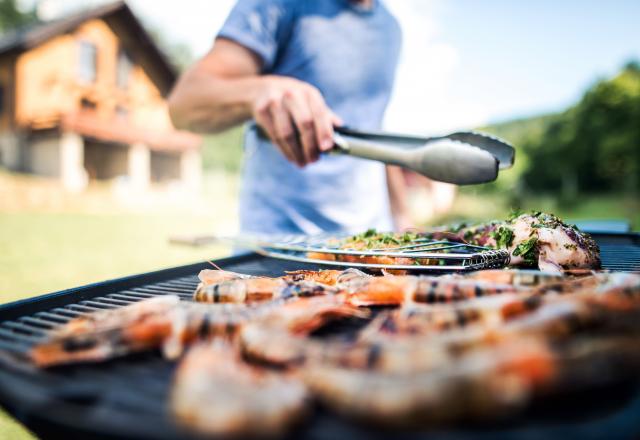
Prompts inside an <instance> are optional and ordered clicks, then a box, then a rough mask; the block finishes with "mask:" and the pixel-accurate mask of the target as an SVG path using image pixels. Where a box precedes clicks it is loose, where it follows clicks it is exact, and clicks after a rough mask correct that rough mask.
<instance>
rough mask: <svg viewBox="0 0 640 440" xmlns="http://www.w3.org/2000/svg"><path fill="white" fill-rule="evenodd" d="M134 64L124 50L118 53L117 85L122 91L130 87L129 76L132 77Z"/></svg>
mask: <svg viewBox="0 0 640 440" xmlns="http://www.w3.org/2000/svg"><path fill="white" fill-rule="evenodd" d="M132 67H133V63H132V62H131V58H130V57H129V55H128V54H127V52H126V51H125V50H124V49H120V50H119V51H118V65H117V69H118V71H117V72H116V84H117V85H118V87H120V88H121V89H126V88H127V86H128V85H129V76H130V75H131V69H132Z"/></svg>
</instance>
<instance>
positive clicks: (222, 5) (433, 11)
mask: <svg viewBox="0 0 640 440" xmlns="http://www.w3.org/2000/svg"><path fill="white" fill-rule="evenodd" d="M24 1H27V2H28V1H29V0H24ZM32 1H33V0H32ZM44 1H46V2H51V3H53V4H56V5H60V6H59V7H60V8H61V9H63V8H71V7H78V5H82V6H85V5H89V4H98V3H103V1H101V0H44ZM316 1H323V0H316ZM234 2H235V0H206V1H205V0H180V1H178V2H176V1H169V0H129V4H130V6H131V7H132V9H133V10H134V12H135V13H136V14H138V15H140V16H141V17H142V18H143V20H144V21H145V22H147V23H150V24H151V25H152V26H153V27H154V28H156V29H159V30H161V31H162V32H164V33H165V37H166V38H167V39H170V40H174V41H178V42H182V43H185V44H187V45H188V46H189V47H190V48H191V50H192V52H193V53H194V55H196V56H201V55H203V54H204V53H205V52H206V51H207V50H208V49H209V48H210V47H211V44H212V42H213V39H214V36H215V34H216V31H217V30H218V29H219V28H220V26H221V25H222V23H223V22H224V19H225V17H226V15H227V14H228V12H229V10H230V9H231V7H232V6H233V4H234ZM385 4H386V5H387V7H388V8H389V9H390V10H391V11H392V13H393V14H394V15H395V16H396V18H397V19H398V21H399V22H400V24H401V26H402V28H403V41H404V44H403V52H402V54H401V58H400V64H399V66H398V71H397V80H396V86H395V89H394V92H393V96H392V99H391V102H390V104H389V108H388V110H387V114H386V118H385V124H384V128H385V129H387V130H389V131H395V132H408V133H419V134H438V133H440V134H444V133H446V132H449V131H452V130H457V129H468V128H474V127H478V126H481V125H484V124H487V123H492V122H499V121H504V120H509V119H513V118H518V117H526V116H531V115H536V114H541V113H547V112H552V111H560V110H563V109H564V108H566V107H567V106H569V105H571V104H572V103H574V102H576V101H577V100H578V99H579V98H580V96H581V94H582V92H583V91H584V90H585V89H586V88H587V87H588V86H589V85H590V84H593V83H594V82H595V81H596V80H597V79H599V78H603V77H607V76H611V75H613V74H615V72H616V71H617V70H618V69H619V68H620V67H621V66H622V65H624V64H625V62H626V61H628V60H630V59H638V60H640V25H639V23H640V1H638V0H611V1H606V2H605V1H601V0H600V1H598V0H562V1H554V0H536V1H520V0H482V1H477V0H386V2H385Z"/></svg>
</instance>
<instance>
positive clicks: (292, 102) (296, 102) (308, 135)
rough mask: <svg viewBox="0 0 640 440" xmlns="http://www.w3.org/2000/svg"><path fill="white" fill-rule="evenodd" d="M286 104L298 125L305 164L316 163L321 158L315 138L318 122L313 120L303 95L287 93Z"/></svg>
mask: <svg viewBox="0 0 640 440" xmlns="http://www.w3.org/2000/svg"><path fill="white" fill-rule="evenodd" d="M284 104H285V106H286V108H287V109H288V110H289V113H290V115H291V119H293V122H294V123H295V125H296V129H297V131H298V137H299V139H300V141H301V143H302V149H303V151H302V152H303V155H304V159H305V163H310V162H315V161H316V160H318V157H319V150H318V145H317V143H316V136H315V132H316V130H315V125H316V121H314V119H313V114H312V113H311V109H309V105H308V103H307V101H306V99H305V98H304V96H303V95H301V94H293V93H287V94H285V97H284Z"/></svg>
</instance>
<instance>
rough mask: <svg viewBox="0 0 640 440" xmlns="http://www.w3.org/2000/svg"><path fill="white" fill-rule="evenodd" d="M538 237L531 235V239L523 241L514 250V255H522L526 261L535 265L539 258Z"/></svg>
mask: <svg viewBox="0 0 640 440" xmlns="http://www.w3.org/2000/svg"><path fill="white" fill-rule="evenodd" d="M537 243H538V237H531V238H530V239H528V240H526V241H523V242H522V243H520V244H519V245H518V246H516V248H515V249H514V250H513V255H514V256H516V257H517V256H518V255H521V256H522V258H523V259H524V261H525V263H527V264H529V265H535V264H536V261H537V259H538V247H537V246H536V244H537Z"/></svg>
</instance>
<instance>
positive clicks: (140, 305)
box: [30, 295, 287, 367]
mask: <svg viewBox="0 0 640 440" xmlns="http://www.w3.org/2000/svg"><path fill="white" fill-rule="evenodd" d="M286 301H287V300H286V299H281V300H274V301H270V302H266V303H262V304H260V305H257V306H254V307H247V306H245V305H238V304H196V303H187V302H181V301H180V299H179V298H178V297H177V296H173V295H168V296H161V297H155V298H150V299H146V300H142V301H140V302H137V303H135V304H131V305H129V306H126V307H122V308H119V309H114V310H105V311H99V312H95V313H91V314H89V315H87V316H83V317H78V318H75V319H72V320H71V321H69V322H68V323H67V324H65V325H63V326H61V327H60V328H58V329H56V330H54V331H53V332H52V333H51V334H50V335H49V336H48V338H47V339H46V340H45V341H43V342H41V343H39V344H37V345H36V346H34V347H33V348H32V349H31V352H30V357H31V359H32V360H33V361H34V363H35V364H37V365H38V366H41V367H48V366H52V365H60V364H70V363H77V362H100V361H104V360H107V359H111V358H114V357H118V356H122V355H125V354H128V353H132V352H139V351H145V350H150V349H157V348H162V350H163V352H164V354H165V356H166V357H168V358H175V357H177V356H179V355H180V354H181V353H182V350H183V348H184V346H185V345H188V344H191V343H193V342H194V341H196V340H199V339H209V338H212V337H223V338H233V337H234V336H235V334H236V332H237V331H238V330H239V329H240V327H241V326H242V325H243V324H245V323H246V322H248V321H249V320H251V319H255V318H256V317H258V316H261V315H262V314H265V313H268V312H270V311H271V310H272V309H276V308H278V306H280V305H282V304H284V303H286Z"/></svg>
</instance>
